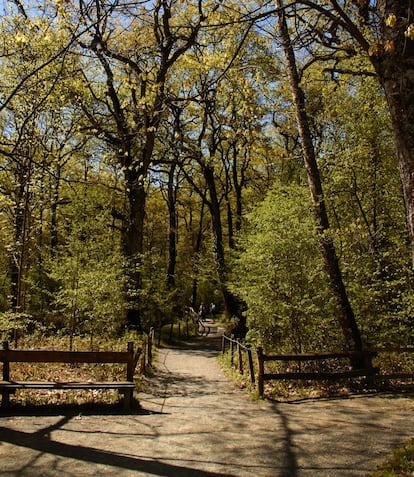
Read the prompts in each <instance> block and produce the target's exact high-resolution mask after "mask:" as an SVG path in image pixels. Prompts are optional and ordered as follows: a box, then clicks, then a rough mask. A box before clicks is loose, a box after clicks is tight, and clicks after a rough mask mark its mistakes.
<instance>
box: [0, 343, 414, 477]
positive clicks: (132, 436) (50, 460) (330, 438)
mask: <svg viewBox="0 0 414 477" xmlns="http://www.w3.org/2000/svg"><path fill="white" fill-rule="evenodd" d="M218 347H219V341H218V339H217V338H214V337H208V338H205V337H204V338H198V339H196V340H193V341H191V342H189V343H183V344H182V346H181V347H171V348H164V349H160V350H159V353H158V358H157V369H156V375H155V377H154V378H153V379H151V382H150V384H151V392H147V393H141V394H140V395H139V400H140V403H141V409H140V410H139V411H137V412H134V413H132V414H124V413H117V414H113V410H112V411H110V412H111V413H109V412H105V411H104V410H101V412H97V409H95V410H94V412H88V413H85V414H82V415H79V410H77V411H76V413H70V412H65V413H63V412H50V411H51V410H49V412H47V413H39V415H34V414H33V412H32V413H30V414H27V413H25V414H23V413H22V414H21V415H19V416H7V415H0V476H54V477H55V476H59V477H61V476H62V477H69V476H76V477H79V476H94V477H101V476H115V475H116V476H117V477H118V476H119V477H126V476H143V475H148V476H154V475H155V476H191V477H198V476H205V477H208V476H236V477H242V476H249V477H250V476H253V477H256V476H268V477H278V476H283V477H315V476H317V477H328V476H329V477H331V476H366V475H367V472H368V471H370V470H372V469H373V468H375V466H376V464H377V463H379V462H381V461H382V459H383V458H384V456H385V455H387V454H388V452H389V450H390V449H391V448H392V447H394V446H396V445H398V444H399V443H401V442H402V441H403V440H404V439H406V438H408V437H411V436H413V435H414V426H413V423H414V419H413V411H414V398H412V397H410V396H405V397H393V396H385V395H382V396H363V397H361V396H357V397H352V398H343V399H342V398H341V399H327V400H320V399H318V400H306V401H297V402H294V403H275V402H255V401H252V400H251V399H250V398H249V396H248V395H247V394H246V393H245V392H243V391H240V390H238V389H236V388H234V386H233V385H232V384H231V383H229V382H228V380H227V379H226V378H225V376H224V375H223V373H222V372H221V370H220V368H219V366H218V364H217V360H216V356H217V353H218Z"/></svg>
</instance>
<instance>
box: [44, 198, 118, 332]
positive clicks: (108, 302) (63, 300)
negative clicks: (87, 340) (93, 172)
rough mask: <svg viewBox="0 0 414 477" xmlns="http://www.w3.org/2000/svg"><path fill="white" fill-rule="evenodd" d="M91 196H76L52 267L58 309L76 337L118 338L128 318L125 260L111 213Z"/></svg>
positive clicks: (55, 301) (51, 275)
mask: <svg viewBox="0 0 414 477" xmlns="http://www.w3.org/2000/svg"><path fill="white" fill-rule="evenodd" d="M92 199H93V197H90V196H88V195H86V194H85V195H84V196H74V197H73V199H72V200H73V202H72V204H71V205H72V209H71V213H72V214H73V215H74V217H77V218H78V217H79V218H81V220H73V222H71V223H70V228H69V230H68V231H67V235H66V240H65V244H63V245H62V246H61V247H60V250H59V251H58V253H57V255H56V257H55V258H53V259H52V261H51V273H50V277H51V278H52V279H53V280H54V281H55V282H56V283H57V284H58V288H57V290H56V292H55V294H54V297H53V299H54V306H55V308H56V309H57V310H58V311H60V313H62V314H63V316H64V317H65V322H66V326H65V327H66V329H68V330H71V331H72V332H73V331H74V332H78V333H79V332H80V333H88V334H91V335H94V334H97V333H99V334H101V335H105V334H114V333H117V332H119V330H120V328H121V326H122V318H123V299H122V294H123V275H122V255H121V252H120V247H119V244H118V241H117V240H114V238H113V236H112V235H111V233H110V229H109V227H108V224H110V223H111V219H110V215H109V212H108V210H106V209H105V208H100V207H99V204H97V203H96V202H94V201H93V200H92Z"/></svg>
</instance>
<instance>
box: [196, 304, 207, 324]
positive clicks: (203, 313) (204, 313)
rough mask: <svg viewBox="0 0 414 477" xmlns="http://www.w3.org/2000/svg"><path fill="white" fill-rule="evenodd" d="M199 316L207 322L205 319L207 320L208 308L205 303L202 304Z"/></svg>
mask: <svg viewBox="0 0 414 477" xmlns="http://www.w3.org/2000/svg"><path fill="white" fill-rule="evenodd" d="M198 316H199V317H200V320H201V321H205V319H206V318H207V308H206V305H205V304H204V303H203V302H201V303H200V308H199V309H198Z"/></svg>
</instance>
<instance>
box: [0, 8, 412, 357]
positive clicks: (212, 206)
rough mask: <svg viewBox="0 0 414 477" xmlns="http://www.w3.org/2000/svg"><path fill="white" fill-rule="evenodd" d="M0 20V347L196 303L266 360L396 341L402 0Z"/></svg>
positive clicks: (408, 110)
mask: <svg viewBox="0 0 414 477" xmlns="http://www.w3.org/2000/svg"><path fill="white" fill-rule="evenodd" d="M1 9H2V12H1V13H2V16H1V19H0V27H1V37H0V38H1V42H0V58H1V59H0V66H1V67H0V221H1V227H0V235H1V239H0V267H1V269H2V273H1V282H0V311H1V314H0V329H1V334H2V336H3V337H4V338H17V337H18V336H19V335H21V334H26V335H27V334H30V333H42V334H44V335H46V334H48V333H62V334H65V333H68V334H72V335H100V336H110V335H120V334H122V333H123V332H124V331H125V330H128V329H133V330H138V331H143V332H147V331H148V330H149V328H150V327H151V326H159V325H160V324H161V323H167V322H171V321H172V320H178V319H180V318H182V317H183V315H184V310H185V309H186V307H189V306H192V307H193V308H194V309H198V306H199V304H200V302H205V303H210V302H211V301H213V302H214V303H215V304H216V309H217V312H218V315H219V316H220V318H221V319H223V320H225V321H226V322H227V323H228V326H229V327H230V328H232V329H233V332H235V333H236V334H238V335H240V336H242V337H245V338H246V339H247V340H249V341H250V342H251V343H253V344H255V345H259V344H260V345H262V346H265V348H267V349H275V350H279V351H295V352H299V351H316V350H325V349H331V350H332V349H341V348H348V349H359V348H361V347H363V346H367V345H375V346H378V345H390V344H398V345H400V344H403V345H409V344H413V338H414V335H413V327H412V319H413V308H414V293H413V230H414V190H413V189H414V23H412V22H413V13H414V11H413V8H412V6H411V4H410V2H408V1H399V2H397V1H391V0H377V1H375V2H369V1H368V0H355V1H353V0H318V1H317V2H313V1H307V0H305V1H293V2H289V3H286V5H285V4H283V3H282V0H276V1H271V2H270V1H269V2H267V1H249V0H247V1H243V2H239V1H237V0H231V1H227V0H222V1H218V2H217V1H210V0H188V1H186V0H157V1H147V0H142V1H130V0H123V1H120V0H91V1H84V0H78V1H75V0H37V1H36V0H30V1H27V2H26V3H24V2H20V0H16V1H14V2H12V1H5V0H3V2H2V5H1Z"/></svg>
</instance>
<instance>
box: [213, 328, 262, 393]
mask: <svg viewBox="0 0 414 477" xmlns="http://www.w3.org/2000/svg"><path fill="white" fill-rule="evenodd" d="M226 347H228V349H229V351H230V363H231V366H234V361H235V357H234V355H235V353H237V369H238V371H239V373H240V374H244V359H243V355H244V354H245V355H246V356H247V363H248V366H249V375H250V382H251V383H252V384H255V382H256V378H255V371H254V363H253V355H252V349H251V347H250V346H249V345H245V344H243V343H241V341H240V339H235V338H234V336H231V337H229V336H226V335H223V336H222V342H221V351H222V353H223V354H224V353H225V352H226Z"/></svg>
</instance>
